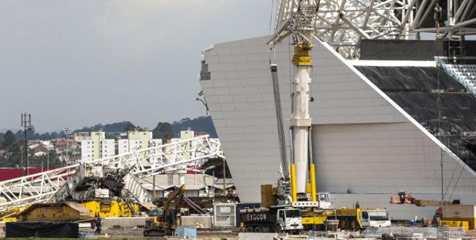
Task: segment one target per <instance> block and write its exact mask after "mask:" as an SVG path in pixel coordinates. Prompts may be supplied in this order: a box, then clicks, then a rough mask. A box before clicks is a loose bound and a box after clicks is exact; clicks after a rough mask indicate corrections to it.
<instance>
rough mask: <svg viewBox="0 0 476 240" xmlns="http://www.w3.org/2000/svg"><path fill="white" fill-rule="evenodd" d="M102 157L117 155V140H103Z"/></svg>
mask: <svg viewBox="0 0 476 240" xmlns="http://www.w3.org/2000/svg"><path fill="white" fill-rule="evenodd" d="M101 151H102V152H101V157H103V158H105V157H111V156H114V155H116V140H114V139H104V140H102V142H101Z"/></svg>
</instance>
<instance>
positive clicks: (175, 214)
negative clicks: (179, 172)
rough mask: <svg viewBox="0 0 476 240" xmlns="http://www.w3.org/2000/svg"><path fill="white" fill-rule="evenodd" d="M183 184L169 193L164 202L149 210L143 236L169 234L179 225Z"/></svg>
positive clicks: (183, 190) (183, 191)
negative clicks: (149, 216) (148, 217)
mask: <svg viewBox="0 0 476 240" xmlns="http://www.w3.org/2000/svg"><path fill="white" fill-rule="evenodd" d="M184 193H185V185H182V186H181V187H180V188H177V189H176V190H175V191H173V192H171V193H169V195H168V196H167V200H166V201H165V203H164V204H163V205H162V204H161V205H162V206H161V207H158V208H157V209H155V210H152V211H151V214H150V215H152V216H153V218H152V219H148V220H147V222H146V226H145V228H144V236H169V235H172V233H173V232H174V230H175V228H176V227H177V226H180V214H179V212H180V206H181V204H182V200H183V198H184Z"/></svg>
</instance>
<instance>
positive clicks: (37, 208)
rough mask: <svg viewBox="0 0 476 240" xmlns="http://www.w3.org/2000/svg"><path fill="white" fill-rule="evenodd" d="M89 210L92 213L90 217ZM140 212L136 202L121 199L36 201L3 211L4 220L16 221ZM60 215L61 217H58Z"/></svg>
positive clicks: (80, 217) (83, 217) (62, 219)
mask: <svg viewBox="0 0 476 240" xmlns="http://www.w3.org/2000/svg"><path fill="white" fill-rule="evenodd" d="M89 212H90V213H91V214H92V217H90V215H89ZM139 212H140V206H139V205H138V204H136V203H132V204H128V203H125V202H124V201H120V200H109V199H107V200H92V201H84V202H74V201H64V202H58V203H34V204H32V205H29V206H27V207H25V208H23V209H21V208H11V209H9V210H8V211H6V212H3V213H1V215H0V220H1V221H2V222H16V221H33V220H31V219H35V221H83V220H87V219H94V217H97V216H100V217H101V218H105V217H133V216H137V215H138V213H139ZM58 216H60V217H58Z"/></svg>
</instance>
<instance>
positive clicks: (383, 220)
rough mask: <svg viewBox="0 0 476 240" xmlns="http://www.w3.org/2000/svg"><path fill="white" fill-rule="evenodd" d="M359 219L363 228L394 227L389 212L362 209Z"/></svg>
mask: <svg viewBox="0 0 476 240" xmlns="http://www.w3.org/2000/svg"><path fill="white" fill-rule="evenodd" d="M359 217H360V222H361V225H362V227H363V228H367V227H390V226H391V225H392V224H391V221H390V218H389V217H388V212H387V210H379V209H362V210H361V211H360V216H359Z"/></svg>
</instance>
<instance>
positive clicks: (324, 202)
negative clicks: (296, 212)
mask: <svg viewBox="0 0 476 240" xmlns="http://www.w3.org/2000/svg"><path fill="white" fill-rule="evenodd" d="M317 196H318V199H319V208H320V209H331V208H332V202H331V194H330V193H329V192H318V193H317Z"/></svg>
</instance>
